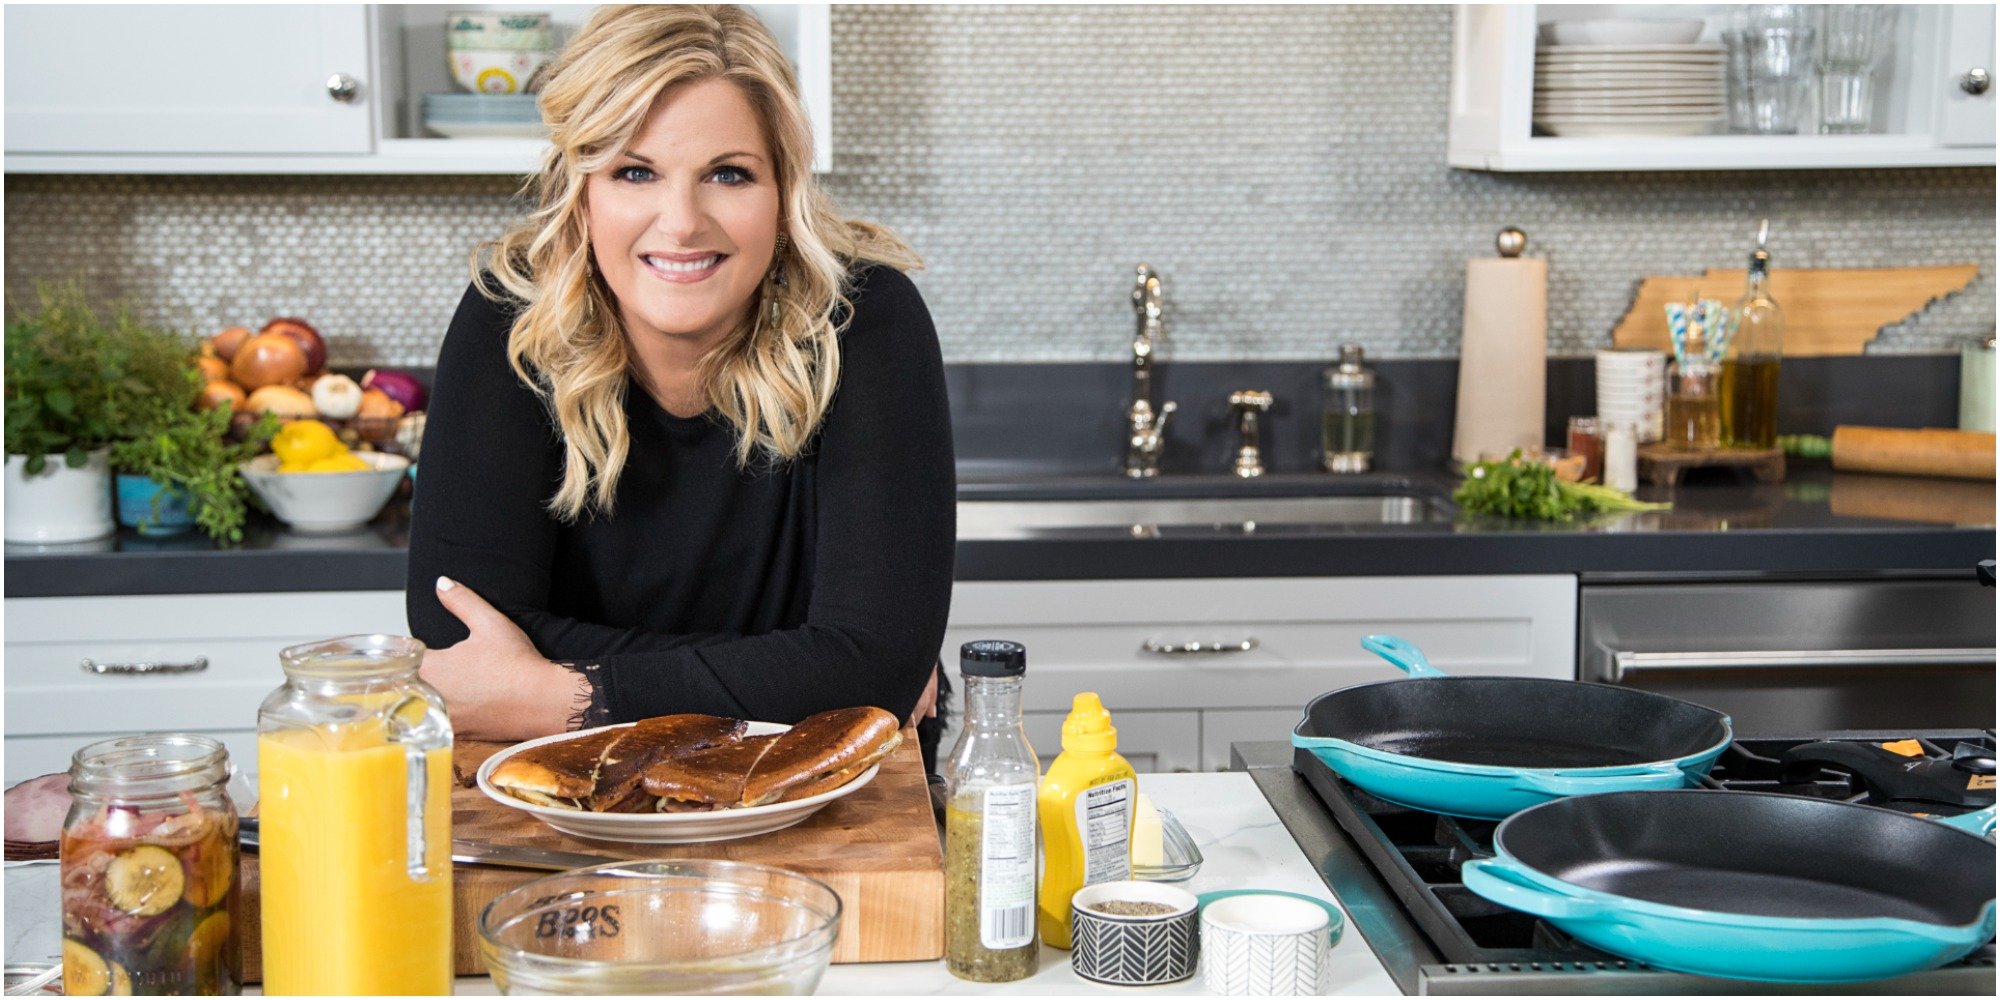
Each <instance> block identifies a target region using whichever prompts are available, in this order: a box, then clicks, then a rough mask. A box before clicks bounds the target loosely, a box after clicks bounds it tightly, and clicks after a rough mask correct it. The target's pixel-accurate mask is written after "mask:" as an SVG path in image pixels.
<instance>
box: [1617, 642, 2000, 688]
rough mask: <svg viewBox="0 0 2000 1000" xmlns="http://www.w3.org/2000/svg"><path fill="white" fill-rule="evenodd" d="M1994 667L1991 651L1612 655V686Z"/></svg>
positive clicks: (1881, 650) (1909, 650)
mask: <svg viewBox="0 0 2000 1000" xmlns="http://www.w3.org/2000/svg"><path fill="white" fill-rule="evenodd" d="M1939 664H1967V665H1973V664H1984V665H1986V666H1988V667H1991V666H1993V650H1992V649H1975V648H1967V649H1774V650H1739V651H1736V652H1716V653H1635V652H1632V651H1631V650H1623V649H1621V650H1616V651H1614V652H1613V653H1612V654H1611V678H1610V679H1611V683H1613V684H1619V683H1623V682H1624V680H1625V675H1626V674H1628V673H1631V672H1633V671H1635V670H1715V669H1720V668H1725V667H1923V666H1935V665H1939Z"/></svg>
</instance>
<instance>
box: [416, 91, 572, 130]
mask: <svg viewBox="0 0 2000 1000" xmlns="http://www.w3.org/2000/svg"><path fill="white" fill-rule="evenodd" d="M536 100H537V95H535V94H425V95H424V127H425V128H427V129H430V130H431V131H433V132H436V133H437V134H439V135H442V136H446V137H449V138H452V139H539V138H542V137H544V136H546V135H548V129H546V128H545V127H543V125H542V112H541V109H540V108H539V107H537V106H536V104H535V101H536Z"/></svg>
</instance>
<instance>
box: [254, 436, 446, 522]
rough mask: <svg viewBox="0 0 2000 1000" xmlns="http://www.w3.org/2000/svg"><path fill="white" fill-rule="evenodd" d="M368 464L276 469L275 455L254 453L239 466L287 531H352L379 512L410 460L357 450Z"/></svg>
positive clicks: (372, 518) (256, 492)
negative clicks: (359, 467) (316, 469)
mask: <svg viewBox="0 0 2000 1000" xmlns="http://www.w3.org/2000/svg"><path fill="white" fill-rule="evenodd" d="M354 456H355V457H356V458H359V459H361V460H362V461H363V462H366V463H368V468H367V469H363V470H361V471H358V472H279V471H278V456H276V455H259V456H257V457H256V458H253V459H251V460H250V461H248V462H245V463H243V465H242V466H241V469H242V472H243V481H244V482H247V483H249V484H250V491H251V492H252V493H255V494H257V497H258V499H260V500H262V501H264V503H265V504H266V505H268V506H269V507H270V508H271V513H273V514H276V515H277V516H278V520H280V521H283V522H285V523H286V524H288V525H291V527H292V530H293V531H298V532H303V533H307V534H326V533H331V532H337V531H352V530H353V529H355V528H359V527H361V526H362V525H364V524H367V523H368V522H369V521H372V520H374V519H375V515H377V514H380V513H381V512H382V508H383V507H384V506H385V505H387V504H388V503H389V498H390V497H392V496H394V495H395V493H396V487H397V486H398V485H400V484H401V483H402V481H403V474H404V473H403V470H405V469H407V468H409V466H410V460H409V459H407V458H404V457H403V456H401V455H391V454H388V453H386V452H379V451H357V452H355V453H354Z"/></svg>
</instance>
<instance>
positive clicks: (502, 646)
mask: <svg viewBox="0 0 2000 1000" xmlns="http://www.w3.org/2000/svg"><path fill="white" fill-rule="evenodd" d="M437 595H438V601H439V602H440V603H442V604H443V605H444V607H445V610H447V611H449V612H451V613H452V614H453V615H456V616H457V617H458V620H459V621H461V622H464V623H465V627H466V630H467V631H468V632H469V633H470V634H469V635H467V636H466V638H465V640H464V641H463V642H460V643H458V644H456V645H453V646H450V647H447V648H445V649H433V650H430V651H429V652H427V653H425V654H424V663H423V666H422V667H421V668H420V669H419V671H418V672H419V674H420V675H421V676H422V677H423V679H424V681H425V682H426V683H428V684H429V685H430V686H432V687H434V688H436V689H437V690H438V693H439V694H441V695H443V696H444V701H445V708H446V710H447V711H449V712H450V713H451V724H452V729H453V730H454V731H455V732H456V733H457V735H459V736H462V737H464V738H466V739H473V740H508V741H513V740H525V739H533V738H534V737H537V736H548V735H551V734H554V733H560V732H562V731H563V730H564V729H565V728H566V727H567V725H568V720H569V717H570V713H571V711H572V706H573V705H574V704H575V703H577V702H579V701H583V700H587V699H588V698H589V687H588V685H589V682H588V681H587V680H585V679H584V677H583V675H582V674H579V673H577V672H575V671H572V670H568V669H565V668H563V667H560V666H557V665H556V664H554V663H551V662H549V661H548V660H546V659H544V658H543V657H542V654H541V653H540V652H538V651H536V649H535V644H534V643H533V642H532V641H530V640H529V639H528V635H527V633H525V632H522V631H521V627H520V626H518V625H516V624H514V621H513V619H511V618H508V617H507V616H506V615H504V614H501V613H500V612H499V611H498V610H497V609H495V608H494V607H493V605H491V604H488V603H486V599H485V598H483V597H480V596H479V595H478V594H475V593H473V592H472V588H470V587H466V586H464V585H462V584H460V583H458V582H457V581H455V580H452V579H451V578H449V577H443V576H441V577H438V581H437Z"/></svg>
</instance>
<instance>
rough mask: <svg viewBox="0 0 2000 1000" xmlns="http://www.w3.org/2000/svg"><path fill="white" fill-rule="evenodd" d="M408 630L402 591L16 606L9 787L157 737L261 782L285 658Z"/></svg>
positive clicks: (33, 600)
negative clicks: (90, 746) (148, 735)
mask: <svg viewBox="0 0 2000 1000" xmlns="http://www.w3.org/2000/svg"><path fill="white" fill-rule="evenodd" d="M404 621H405V616H404V605H403V592H402V591H400V590H390V591H334V592H326V593H289V594H194V595H160V596H135V597H28V598H10V599H8V600H7V601H6V625H7V636H6V676H7V708H6V748H7V754H6V768H5V770H6V782H7V783H8V784H12V783H14V782H16V781H20V780H22V779H24V778H28V777H32V776H34V775H37V774H46V773H49V772H51V771H61V770H66V769H68V767H69V757H70V754H72V753H74V752H75V751H76V749H77V748H78V747H81V746H82V745H84V744H85V743H89V742H91V741H93V740H98V739H103V738H105V737H109V736H118V735H124V734H128V733H142V732H160V731H181V732H197V733H204V734H207V735H210V736H215V737H217V738H219V739H222V740H223V741H224V742H225V743H227V744H228V745H229V750H230V757H231V758H232V759H233V760H234V761H235V763H236V765H237V767H239V768H241V769H243V770H245V771H253V770H255V769H256V731H257V706H258V705H259V704H261V703H262V702H263V700H264V697H265V696H266V695H268V694H270V693H271V692H272V691H273V690H274V689H276V688H277V687H278V685H279V684H281V683H283V682H284V673H283V671H282V670H281V669H280V668H279V666H278V651H279V650H281V649H284V648H285V647H287V646H291V645H295V644H297V643H301V642H313V641H316V640H320V639H328V638H332V637H334V636H340V635H353V634H357V633H367V632H381V633H388V634H391V635H396V634H402V633H404V632H405V631H406V628H405V625H404ZM86 661H88V662H89V663H91V664H93V665H97V666H99V667H101V668H103V669H105V670H108V671H110V672H107V673H98V672H95V671H93V670H91V669H88V668H86V667H85V666H84V664H85V662H86ZM140 664H162V665H172V666H176V667H180V668H182V669H180V670H178V671H171V672H166V671H156V672H134V671H136V670H138V669H139V668H138V666H137V665H140ZM197 665H198V666H197Z"/></svg>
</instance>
